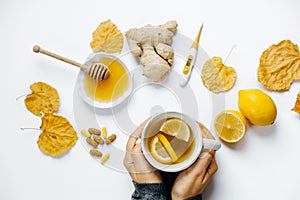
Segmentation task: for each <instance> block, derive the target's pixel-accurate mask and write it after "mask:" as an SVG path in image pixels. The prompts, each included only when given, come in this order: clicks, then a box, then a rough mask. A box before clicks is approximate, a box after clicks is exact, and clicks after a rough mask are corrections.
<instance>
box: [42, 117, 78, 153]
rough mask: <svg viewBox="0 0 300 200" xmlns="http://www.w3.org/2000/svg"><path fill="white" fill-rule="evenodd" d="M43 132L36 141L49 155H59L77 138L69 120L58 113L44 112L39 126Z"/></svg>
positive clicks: (73, 143) (72, 144)
mask: <svg viewBox="0 0 300 200" xmlns="http://www.w3.org/2000/svg"><path fill="white" fill-rule="evenodd" d="M40 128H41V129H42V130H43V132H42V133H41V134H40V136H39V139H38V141H37V143H38V146H39V148H40V149H41V151H43V152H44V153H45V154H47V155H50V156H59V155H61V154H63V153H64V152H66V151H68V150H69V149H70V148H71V147H72V146H74V145H75V143H76V141H77V140H78V137H77V134H76V131H75V130H74V128H73V127H72V125H71V124H70V123H69V121H68V120H67V119H66V118H64V117H62V116H58V115H53V114H45V115H44V116H43V117H42V125H41V127H40Z"/></svg>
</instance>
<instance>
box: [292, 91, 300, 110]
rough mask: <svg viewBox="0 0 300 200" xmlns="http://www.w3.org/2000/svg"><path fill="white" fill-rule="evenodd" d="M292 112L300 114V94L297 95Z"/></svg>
mask: <svg viewBox="0 0 300 200" xmlns="http://www.w3.org/2000/svg"><path fill="white" fill-rule="evenodd" d="M292 111H295V112H296V113H298V114H300V92H299V93H298V96H297V100H296V103H295V106H294V108H292Z"/></svg>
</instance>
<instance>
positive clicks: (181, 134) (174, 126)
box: [160, 118, 191, 142]
mask: <svg viewBox="0 0 300 200" xmlns="http://www.w3.org/2000/svg"><path fill="white" fill-rule="evenodd" d="M160 131H161V132H163V133H165V134H168V135H171V136H174V137H176V138H177V139H179V140H183V141H185V142H188V141H189V139H190V134H191V133H190V128H189V126H188V125H187V124H186V123H185V122H184V121H182V120H181V119H176V118H174V119H169V120H167V121H165V122H164V123H163V124H162V126H161V127H160Z"/></svg>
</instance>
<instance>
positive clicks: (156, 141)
mask: <svg viewBox="0 0 300 200" xmlns="http://www.w3.org/2000/svg"><path fill="white" fill-rule="evenodd" d="M150 152H151V155H152V156H153V157H154V158H155V159H156V160H157V161H159V162H161V163H165V164H169V163H172V162H175V161H176V160H177V159H178V158H177V155H176V153H175V151H174V149H173V148H172V146H171V144H170V143H169V141H168V140H167V138H166V137H165V136H164V135H162V134H160V133H158V134H157V135H156V136H154V137H153V138H152V140H151V142H150Z"/></svg>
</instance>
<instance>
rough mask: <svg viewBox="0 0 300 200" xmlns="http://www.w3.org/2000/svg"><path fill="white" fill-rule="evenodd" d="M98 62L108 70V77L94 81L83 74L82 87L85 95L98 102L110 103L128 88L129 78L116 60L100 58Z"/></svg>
mask: <svg viewBox="0 0 300 200" xmlns="http://www.w3.org/2000/svg"><path fill="white" fill-rule="evenodd" d="M98 62H101V63H103V64H105V65H106V66H107V67H108V68H109V70H110V77H109V78H108V79H107V80H104V81H98V82H97V81H95V80H93V79H92V78H91V77H90V76H89V75H88V74H85V77H84V83H85V84H84V85H85V89H86V91H87V94H88V95H89V96H91V97H93V98H94V99H95V100H99V101H112V100H114V99H116V98H118V97H120V96H121V95H122V94H123V93H124V92H125V91H126V89H127V88H128V84H129V77H128V74H127V71H126V69H125V68H124V66H123V65H122V64H121V63H120V62H119V61H118V60H116V59H113V58H109V57H102V58H100V59H99V61H98Z"/></svg>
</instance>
